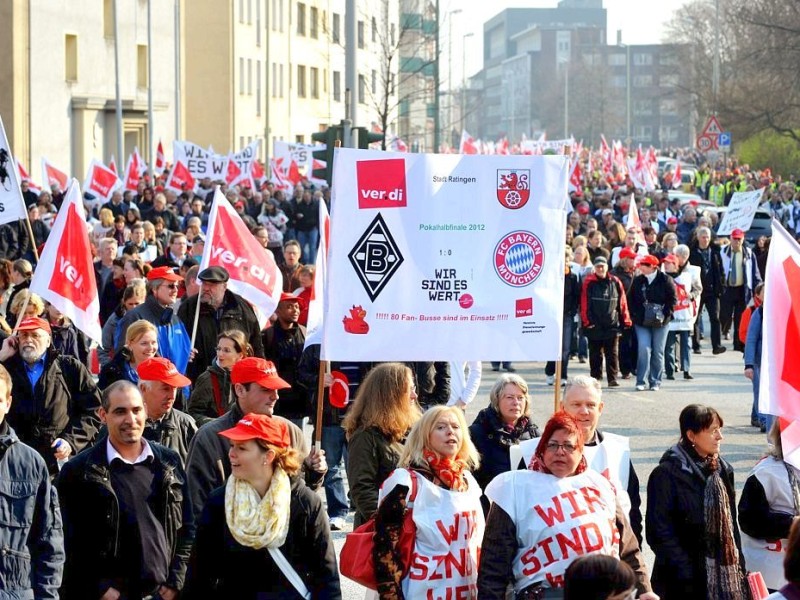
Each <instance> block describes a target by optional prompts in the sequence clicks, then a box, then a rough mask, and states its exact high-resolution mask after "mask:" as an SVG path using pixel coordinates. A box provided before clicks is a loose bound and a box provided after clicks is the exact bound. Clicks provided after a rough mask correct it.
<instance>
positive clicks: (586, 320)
mask: <svg viewBox="0 0 800 600" xmlns="http://www.w3.org/2000/svg"><path fill="white" fill-rule="evenodd" d="M581 324H582V325H583V334H584V335H585V336H586V337H587V338H588V339H590V340H606V339H610V338H613V337H615V336H617V335H619V334H621V333H622V330H623V329H624V328H625V327H630V325H631V322H630V315H629V314H628V299H627V296H626V295H625V289H624V288H623V287H622V282H620V280H619V279H617V278H616V277H614V276H613V275H611V274H609V275H607V276H606V277H598V276H597V275H595V274H594V273H590V274H589V275H587V276H586V278H585V279H584V280H583V287H582V289H581Z"/></svg>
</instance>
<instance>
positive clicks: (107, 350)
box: [97, 274, 147, 368]
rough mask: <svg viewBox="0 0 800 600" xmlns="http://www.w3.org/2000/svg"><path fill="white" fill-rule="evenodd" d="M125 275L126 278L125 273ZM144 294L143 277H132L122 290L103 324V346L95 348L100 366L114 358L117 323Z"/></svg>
mask: <svg viewBox="0 0 800 600" xmlns="http://www.w3.org/2000/svg"><path fill="white" fill-rule="evenodd" d="M125 277H126V279H127V274H126V276H125ZM146 296H147V283H146V281H145V280H144V278H139V279H132V280H130V281H129V282H128V285H127V286H126V287H125V290H124V291H123V292H122V300H121V301H120V303H119V305H118V306H117V308H116V309H115V310H114V312H112V313H111V315H110V316H109V317H108V319H106V322H105V324H104V325H103V346H102V347H100V348H98V349H97V358H98V360H99V361H100V367H101V368H102V367H104V366H106V365H107V364H108V363H109V362H111V359H112V358H114V355H115V352H114V333H115V332H116V331H117V324H118V323H119V322H120V321H121V320H122V317H124V316H125V313H126V312H128V311H129V310H133V309H134V308H136V307H137V306H139V305H140V304H143V303H144V299H145V297H146Z"/></svg>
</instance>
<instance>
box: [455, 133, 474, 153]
mask: <svg viewBox="0 0 800 600" xmlns="http://www.w3.org/2000/svg"><path fill="white" fill-rule="evenodd" d="M458 153H459V154H478V146H477V145H476V144H475V139H474V138H473V137H472V136H471V135H470V134H468V133H467V132H466V130H463V131H462V132H461V145H460V146H459V147H458Z"/></svg>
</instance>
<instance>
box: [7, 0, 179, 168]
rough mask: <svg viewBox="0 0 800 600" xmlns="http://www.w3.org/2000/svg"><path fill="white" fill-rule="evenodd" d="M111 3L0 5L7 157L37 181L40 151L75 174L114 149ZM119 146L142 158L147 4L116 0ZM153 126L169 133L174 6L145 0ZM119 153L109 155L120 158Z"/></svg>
mask: <svg viewBox="0 0 800 600" xmlns="http://www.w3.org/2000/svg"><path fill="white" fill-rule="evenodd" d="M113 6H114V2H113V0H68V1H67V0H4V1H3V2H0V81H3V85H2V86H0V114H2V116H3V121H4V123H5V126H6V130H7V133H8V136H9V143H10V144H11V149H12V152H13V153H14V154H16V155H17V156H18V157H19V158H20V159H21V160H22V162H23V163H24V164H25V165H26V166H27V167H28V170H29V171H30V172H31V175H32V177H33V178H34V179H35V180H39V179H40V168H39V164H40V158H41V157H42V156H45V157H47V158H48V159H49V160H50V161H51V162H52V163H53V164H54V165H56V166H57V167H59V168H61V169H62V170H65V171H67V172H69V173H71V174H74V175H75V176H76V177H78V179H79V180H82V179H83V177H84V175H85V173H86V168H87V166H88V163H89V161H90V160H91V159H92V158H93V157H97V158H102V159H104V160H108V158H109V157H110V155H111V154H116V148H117V128H116V124H117V120H116V113H115V110H116V102H115V98H116V95H115V77H114V42H115V40H114V18H113V17H114V13H113ZM118 10H119V15H118V34H119V58H120V96H121V98H122V108H123V138H124V144H123V145H124V152H125V154H126V155H127V154H128V153H129V152H131V151H132V150H133V148H134V147H135V146H138V148H139V151H140V153H141V154H142V156H144V157H145V158H146V159H148V158H149V150H148V125H147V91H148V87H147V86H148V80H147V58H148V54H149V52H150V51H151V49H150V48H148V45H147V2H125V1H121V0H120V1H118ZM151 11H152V13H151V14H152V23H153V27H152V40H153V48H152V53H153V57H154V60H153V61H152V62H153V64H152V75H153V109H154V110H153V129H154V136H155V137H156V139H158V138H161V139H164V140H165V141H168V140H171V139H172V138H173V137H174V135H175V109H174V107H175V89H176V86H175V55H176V50H175V46H176V45H175V36H174V26H175V4H174V2H168V1H166V0H162V1H160V2H152V6H151ZM123 160H124V158H120V157H117V161H118V163H119V162H122V161H123Z"/></svg>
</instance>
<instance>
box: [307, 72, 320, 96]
mask: <svg viewBox="0 0 800 600" xmlns="http://www.w3.org/2000/svg"><path fill="white" fill-rule="evenodd" d="M308 75H309V78H310V79H309V82H308V87H309V88H310V90H309V91H310V92H311V97H312V98H319V69H318V68H317V67H311V68H310V69H309V73H308Z"/></svg>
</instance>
